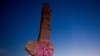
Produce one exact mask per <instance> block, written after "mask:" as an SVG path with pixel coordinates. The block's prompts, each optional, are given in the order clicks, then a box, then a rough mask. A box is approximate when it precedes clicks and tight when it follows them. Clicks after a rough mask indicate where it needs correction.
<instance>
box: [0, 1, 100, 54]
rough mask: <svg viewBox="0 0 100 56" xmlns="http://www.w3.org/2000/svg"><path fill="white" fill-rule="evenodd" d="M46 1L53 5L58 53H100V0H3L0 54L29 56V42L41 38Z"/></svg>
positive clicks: (53, 21)
mask: <svg viewBox="0 0 100 56" xmlns="http://www.w3.org/2000/svg"><path fill="white" fill-rule="evenodd" d="M44 2H48V3H49V4H50V7H51V9H52V16H51V42H52V43H53V44H54V46H55V49H54V56H100V1H99V0H7V1H6V0H2V1H0V56H29V54H28V53H27V52H26V51H25V46H26V44H27V42H28V41H29V40H37V38H38V34H39V29H40V20H41V12H42V6H43V3H44Z"/></svg>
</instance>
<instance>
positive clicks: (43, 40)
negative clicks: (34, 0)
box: [25, 3, 54, 56]
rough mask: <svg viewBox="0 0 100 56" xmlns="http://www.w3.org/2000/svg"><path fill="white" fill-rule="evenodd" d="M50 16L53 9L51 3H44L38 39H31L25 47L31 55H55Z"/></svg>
mask: <svg viewBox="0 0 100 56" xmlns="http://www.w3.org/2000/svg"><path fill="white" fill-rule="evenodd" d="M50 17H51V9H50V7H49V4H48V3H44V5H43V8H42V15H41V24H40V32H39V37H38V40H37V41H33V40H30V41H29V42H28V43H27V45H26V47H25V49H26V51H27V52H28V53H29V54H30V55H31V56H53V52H54V46H53V44H51V41H50V33H51V32H50Z"/></svg>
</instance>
